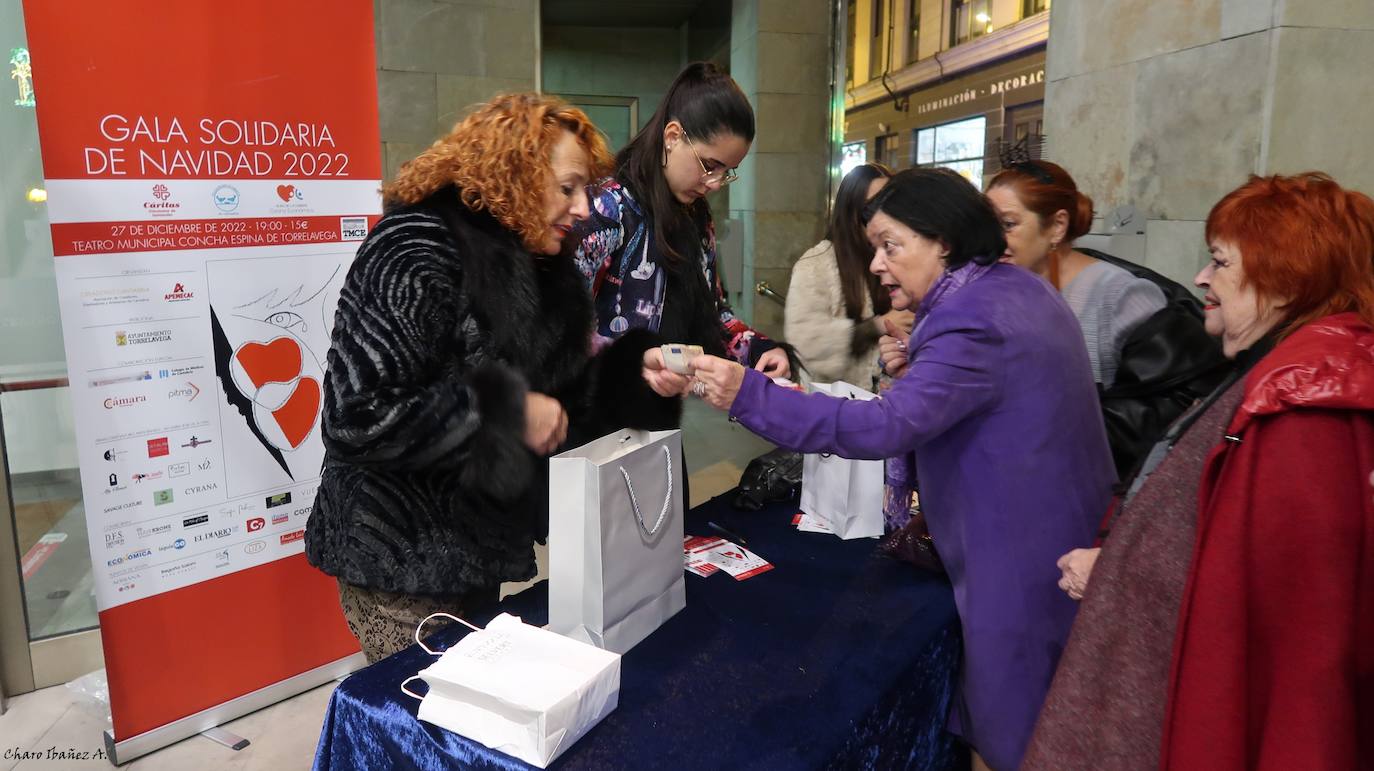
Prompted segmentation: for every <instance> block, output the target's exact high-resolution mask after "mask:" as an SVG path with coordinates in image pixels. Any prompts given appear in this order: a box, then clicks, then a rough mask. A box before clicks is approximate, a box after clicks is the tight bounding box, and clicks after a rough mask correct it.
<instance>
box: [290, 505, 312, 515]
mask: <svg viewBox="0 0 1374 771" xmlns="http://www.w3.org/2000/svg"><path fill="white" fill-rule="evenodd" d="M314 508H315V506H314V505H313V504H312V505H310V506H305V507H303V508H299V509H296V510H294V511H292V512H291V516H293V517H308V516H310V512H311V511H312V510H313V509H314Z"/></svg>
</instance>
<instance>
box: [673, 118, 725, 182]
mask: <svg viewBox="0 0 1374 771" xmlns="http://www.w3.org/2000/svg"><path fill="white" fill-rule="evenodd" d="M682 138H683V139H685V140H687V147H688V148H689V149H690V150H691V151H692V155H693V156H695V157H696V159H697V165H698V166H700V167H701V178H702V179H703V180H705V181H707V182H719V183H720V186H721V187H725V186H726V185H728V184H730V183H731V182H734V181H735V180H737V179H739V175H738V174H736V173H735V170H734V169H729V168H723V169H716V170H715V171H711V170H710V169H708V168H706V164H705V163H704V162H703V161H702V160H701V155H700V154H699V153H697V148H696V146H695V145H693V144H692V138H691V137H689V136H687V132H685V131H684V132H682Z"/></svg>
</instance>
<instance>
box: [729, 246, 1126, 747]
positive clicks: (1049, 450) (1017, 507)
mask: <svg viewBox="0 0 1374 771" xmlns="http://www.w3.org/2000/svg"><path fill="white" fill-rule="evenodd" d="M910 350H911V365H910V368H909V369H908V370H907V372H906V374H905V375H903V376H902V377H901V378H899V379H897V380H895V381H894V382H893V385H892V388H891V390H889V391H887V392H885V393H884V394H883V396H882V398H881V399H875V400H873V401H850V400H845V399H836V398H832V397H829V396H825V395H821V394H801V393H798V392H796V391H791V390H787V389H784V388H779V387H777V386H775V385H773V383H772V382H770V380H769V379H768V378H767V377H765V376H763V375H762V374H760V373H758V372H755V371H752V370H751V371H749V372H747V373H746V374H745V379H744V384H743V386H742V387H741V389H740V392H739V396H738V397H737V398H736V399H735V403H734V406H733V407H732V409H731V410H730V415H731V417H732V418H735V419H736V420H738V421H739V422H740V423H741V424H742V425H744V426H745V427H747V428H749V429H750V430H751V431H753V432H755V433H757V434H758V435H760V436H762V437H764V438H766V439H768V440H770V441H772V442H774V443H776V444H778V445H780V446H782V447H788V448H791V449H794V450H800V451H803V452H830V453H835V454H837V455H841V456H844V457H848V458H864V459H877V458H887V457H891V456H896V455H901V454H903V453H907V452H911V451H914V452H915V455H916V467H917V473H918V476H919V479H920V484H921V508H922V509H923V510H924V511H925V513H926V519H927V522H928V524H929V526H930V532H931V536H932V537H933V538H934V540H935V545H936V548H937V549H938V551H939V553H940V558H941V559H942V560H943V561H944V564H945V567H946V569H947V570H948V571H949V576H950V580H951V581H952V583H953V585H954V599H955V603H956V605H957V606H958V608H959V617H960V621H961V623H962V625H963V633H964V667H963V672H962V675H961V683H960V685H961V689H960V690H961V694H960V698H959V699H958V700H957V701H956V704H955V706H954V708H953V710H952V712H951V715H950V730H952V731H954V732H955V733H958V734H960V735H962V736H963V737H965V738H966V739H967V740H968V741H969V743H970V744H972V745H973V747H974V748H975V749H977V750H978V752H979V753H980V754H981V755H982V756H983V758H984V759H985V760H986V761H987V762H988V763H989V764H990V765H991V766H992V767H993V768H995V769H1014V768H1016V767H1017V766H1019V765H1020V763H1021V755H1022V753H1023V752H1024V751H1025V747H1026V743H1027V741H1028V740H1029V739H1030V735H1031V729H1032V728H1034V726H1035V719H1036V715H1037V713H1038V712H1039V710H1040V706H1041V703H1042V702H1043V701H1044V698H1045V693H1046V691H1047V690H1048V689H1049V685H1050V680H1051V678H1052V677H1053V675H1054V669H1055V665H1056V664H1057V663H1058V661H1059V654H1060V652H1061V651H1063V649H1064V643H1065V641H1066V640H1067V638H1068V635H1069V627H1070V626H1071V625H1072V624H1073V617H1074V612H1075V611H1076V609H1077V605H1076V603H1074V601H1072V600H1070V599H1069V598H1068V597H1067V596H1065V594H1064V593H1063V592H1062V591H1060V590H1059V588H1058V585H1057V584H1058V580H1059V576H1060V572H1059V569H1058V568H1056V567H1055V561H1056V560H1057V559H1058V558H1059V557H1060V556H1061V555H1063V554H1064V553H1065V552H1067V551H1069V550H1070V549H1074V548H1078V547H1085V546H1090V545H1091V544H1092V541H1093V537H1094V533H1095V531H1096V528H1097V524H1098V522H1099V520H1100V518H1101V516H1102V515H1103V513H1104V512H1105V511H1106V508H1107V505H1108V502H1109V499H1110V497H1111V486H1112V484H1113V482H1114V481H1115V479H1116V473H1115V471H1114V470H1113V468H1112V457H1111V453H1110V451H1109V450H1108V448H1107V436H1106V431H1105V430H1104V428H1103V424H1102V413H1101V410H1100V409H1099V407H1098V400H1097V391H1096V388H1095V386H1094V385H1093V377H1092V369H1091V366H1090V364H1089V362H1088V352H1087V348H1086V347H1085V345H1084V343H1083V334H1082V332H1081V331H1080V330H1079V325H1078V321H1077V320H1076V319H1075V318H1074V315H1073V312H1072V311H1070V310H1069V307H1068V306H1067V305H1065V304H1064V301H1063V299H1062V298H1061V297H1060V295H1059V293H1058V292H1056V291H1055V290H1054V288H1053V287H1051V286H1050V285H1049V284H1048V283H1046V282H1045V281H1044V280H1042V279H1040V278H1038V277H1036V276H1034V275H1033V274H1031V273H1030V272H1028V271H1025V270H1022V269H1020V268H1016V267H1013V266H1011V265H995V266H993V267H992V268H991V269H990V270H988V272H987V273H986V274H984V275H983V276H981V277H979V278H977V279H976V280H974V281H972V282H971V283H969V284H968V285H967V286H964V287H963V288H961V289H959V290H958V291H957V292H956V293H953V294H951V295H950V296H949V297H948V298H947V299H946V300H944V301H943V302H941V303H939V304H938V305H936V306H935V308H934V309H933V310H932V311H931V312H930V314H929V315H928V316H926V317H925V319H924V320H923V321H922V322H921V324H920V325H919V326H918V327H917V329H916V331H915V334H913V336H912V338H911V342H910Z"/></svg>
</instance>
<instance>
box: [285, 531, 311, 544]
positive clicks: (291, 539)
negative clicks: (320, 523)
mask: <svg viewBox="0 0 1374 771" xmlns="http://www.w3.org/2000/svg"><path fill="white" fill-rule="evenodd" d="M304 537H305V531H304V530H292V531H291V532H289V533H282V536H281V542H282V545H283V546H285V545H286V544H288V543H295V542H296V541H299V540H301V539H302V538H304Z"/></svg>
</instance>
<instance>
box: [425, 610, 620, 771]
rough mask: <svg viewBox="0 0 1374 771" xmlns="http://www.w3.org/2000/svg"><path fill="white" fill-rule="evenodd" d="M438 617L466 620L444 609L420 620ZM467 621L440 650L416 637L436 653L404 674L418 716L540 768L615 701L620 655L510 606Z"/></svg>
mask: <svg viewBox="0 0 1374 771" xmlns="http://www.w3.org/2000/svg"><path fill="white" fill-rule="evenodd" d="M435 616H447V617H448V618H452V619H454V620H456V621H459V622H461V623H464V624H467V622H466V621H463V620H462V619H459V618H456V617H455V616H449V615H448V614H447V613H435V614H434V615H433V616H430V617H429V618H426V619H425V621H429V619H430V618H434V617H435ZM425 621H422V622H420V626H421V627H423V626H424V624H425ZM468 626H472V625H471V624H468ZM472 628H473V629H474V630H475V631H473V632H471V633H469V634H468V635H467V636H466V637H464V638H463V639H461V640H459V641H458V642H457V643H456V644H455V645H454V646H453V647H451V648H449V649H448V650H446V651H443V652H442V653H436V652H435V651H432V650H430V649H429V648H428V647H425V645H424V643H420V646H421V647H424V648H425V650H426V651H428V652H429V653H432V654H434V655H437V656H439V660H438V661H436V662H434V663H433V664H431V665H430V666H429V667H428V668H427V669H425V670H423V671H421V672H420V673H419V674H418V675H413V676H411V677H408V678H406V680H405V682H403V683H401V690H402V691H403V692H404V693H405V694H406V695H408V696H413V697H414V698H417V699H420V700H421V701H420V709H419V715H418V717H419V718H420V719H421V720H423V721H425V722H427V723H433V724H434V725H437V726H439V727H441V728H446V729H448V730H450V731H452V732H454V733H456V734H461V735H462V736H466V737H468V738H469V739H472V740H473V741H475V742H479V743H481V744H483V745H485V746H487V747H490V748H491V749H493V750H496V751H498V752H504V753H506V754H507V755H510V756H512V757H516V758H519V759H520V760H523V761H525V762H526V763H529V764H531V765H535V766H538V767H540V768H544V767H545V766H547V765H548V764H549V763H551V762H553V759H554V758H556V757H558V756H559V755H561V754H562V753H563V752H564V751H565V750H567V749H568V748H569V747H571V746H572V745H573V743H574V742H576V741H577V740H578V739H580V738H582V735H583V734H585V733H587V731H589V730H591V728H592V726H594V725H596V724H597V723H600V722H601V719H602V718H604V717H606V716H607V715H609V714H610V713H611V711H612V710H614V709H615V708H616V705H617V704H618V703H619V701H620V656H619V655H618V654H615V653H611V652H610V651H603V650H600V649H597V648H594V647H592V646H590V645H587V644H585V643H580V642H578V641H576V640H570V639H568V638H567V637H563V636H562V635H557V634H554V633H553V632H549V631H546V630H543V629H540V628H539V627H535V626H530V625H529V624H526V623H523V622H522V621H521V620H520V619H518V618H516V617H515V616H512V615H510V614H508V613H502V614H501V615H499V616H497V617H496V618H494V619H492V621H491V623H489V624H487V628H486V629H477V627H472ZM416 642H419V630H418V629H417V630H416ZM417 678H418V679H423V680H424V681H425V682H426V683H428V684H429V692H428V693H426V694H425V695H424V696H423V697H421V696H418V695H416V694H414V693H411V692H410V691H408V690H406V685H407V684H408V683H410V681H412V680H415V679H417Z"/></svg>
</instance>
